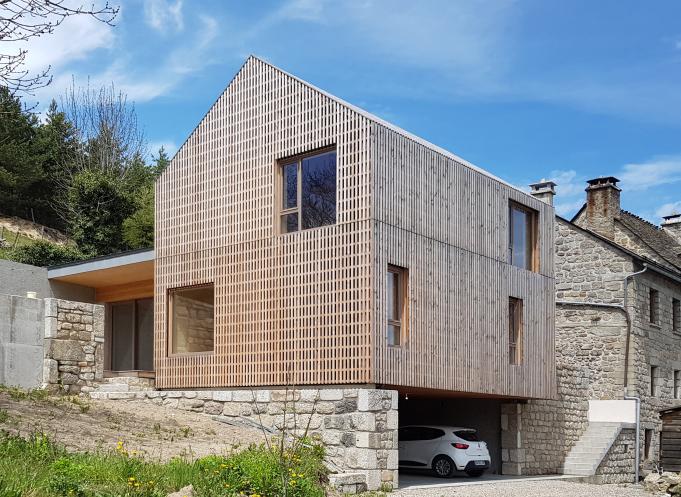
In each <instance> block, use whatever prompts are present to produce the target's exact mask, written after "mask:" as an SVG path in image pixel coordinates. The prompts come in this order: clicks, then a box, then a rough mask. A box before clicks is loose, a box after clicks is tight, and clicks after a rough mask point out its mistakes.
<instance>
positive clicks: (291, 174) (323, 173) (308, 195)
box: [275, 148, 336, 233]
mask: <svg viewBox="0 0 681 497" xmlns="http://www.w3.org/2000/svg"><path fill="white" fill-rule="evenodd" d="M277 169H278V171H277V178H278V180H277V191H278V195H277V196H276V197H275V202H276V203H277V205H278V209H277V220H276V223H277V225H278V226H279V233H292V232H294V231H301V230H306V229H310V228H318V227H320V226H326V225H329V224H335V223H336V150H335V149H333V148H327V149H324V150H319V151H316V152H311V153H309V154H304V155H299V156H296V157H291V158H288V159H284V160H280V161H279V163H278V165H277Z"/></svg>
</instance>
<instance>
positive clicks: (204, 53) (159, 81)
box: [38, 16, 218, 103]
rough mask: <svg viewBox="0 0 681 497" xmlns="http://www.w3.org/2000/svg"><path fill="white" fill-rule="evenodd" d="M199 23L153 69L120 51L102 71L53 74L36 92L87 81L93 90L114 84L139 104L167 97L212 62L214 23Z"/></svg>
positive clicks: (46, 93) (51, 92)
mask: <svg viewBox="0 0 681 497" xmlns="http://www.w3.org/2000/svg"><path fill="white" fill-rule="evenodd" d="M199 20H200V22H201V25H202V27H201V29H199V30H197V34H196V36H195V37H194V39H191V38H188V39H186V40H183V44H181V45H179V46H177V47H176V48H174V49H173V50H172V51H171V52H170V53H169V54H168V55H167V57H166V58H165V60H160V61H159V63H158V65H156V66H154V67H147V66H145V65H140V64H137V63H136V62H135V60H134V57H133V55H132V54H126V53H125V52H124V51H120V53H119V54H118V57H117V58H116V59H114V60H113V61H112V62H111V63H110V64H109V65H108V66H106V68H105V69H103V70H102V71H99V72H96V73H94V74H91V75H88V74H83V73H75V74H70V73H68V72H62V73H61V74H55V78H54V81H53V82H52V84H51V85H50V86H49V87H48V88H46V89H44V90H43V91H42V92H39V93H38V96H39V97H40V96H41V95H44V96H49V97H50V98H51V97H52V96H54V95H60V94H63V93H64V91H65V90H67V89H68V88H70V87H71V86H72V84H73V83H74V82H75V84H76V86H86V85H87V84H88V82H89V85H90V86H91V87H94V88H98V87H102V86H108V85H110V84H112V83H113V84H114V86H115V87H116V89H117V90H120V91H122V92H124V93H125V94H126V95H127V96H128V99H129V100H130V101H133V102H138V103H139V102H148V101H151V100H154V99H156V98H158V97H161V96H163V95H166V94H168V93H169V92H170V91H172V90H173V88H175V87H176V86H177V85H178V84H180V83H181V82H182V81H183V80H184V78H186V77H187V76H189V75H191V74H193V73H195V72H197V71H199V70H201V69H202V68H204V67H206V66H207V65H209V64H212V63H213V62H214V60H213V59H212V58H211V57H210V49H211V48H212V42H213V41H214V40H215V38H216V36H217V32H218V29H217V28H218V25H217V22H216V21H215V20H213V19H211V18H208V17H205V16H200V18H199Z"/></svg>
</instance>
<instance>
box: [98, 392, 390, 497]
mask: <svg viewBox="0 0 681 497" xmlns="http://www.w3.org/2000/svg"><path fill="white" fill-rule="evenodd" d="M109 390H111V389H110V388H107V387H100V388H99V389H97V390H96V391H93V392H91V393H90V396H91V397H92V398H95V399H109V400H131V401H132V400H135V401H144V402H152V403H155V404H160V405H164V406H168V407H171V408H177V409H184V410H188V411H194V412H201V413H204V414H208V415H213V416H221V417H224V418H227V420H232V421H236V422H247V423H255V424H258V425H260V424H261V425H262V426H264V427H266V428H269V429H273V430H277V431H279V430H281V429H282V428H283V427H286V428H287V429H288V430H292V431H295V432H297V433H298V434H303V432H304V431H305V430H306V429H309V431H308V434H309V435H310V436H312V437H315V438H317V439H319V440H320V441H322V442H323V443H324V445H325V447H326V453H327V457H328V459H329V461H330V462H331V463H332V465H333V466H335V467H337V468H338V471H339V472H344V473H363V474H364V475H365V476H366V485H367V488H368V489H369V490H376V489H379V488H381V487H382V486H383V487H385V486H392V487H397V484H398V473H397V468H398V446H397V428H398V416H397V413H398V397H397V391H394V390H380V389H370V388H356V387H355V388H305V389H300V390H285V389H257V390H226V391H223V390H217V391H211V390H198V391H197V390H193V391H192V390H181V391H172V390H162V391H155V390H148V391H137V392H133V391H109Z"/></svg>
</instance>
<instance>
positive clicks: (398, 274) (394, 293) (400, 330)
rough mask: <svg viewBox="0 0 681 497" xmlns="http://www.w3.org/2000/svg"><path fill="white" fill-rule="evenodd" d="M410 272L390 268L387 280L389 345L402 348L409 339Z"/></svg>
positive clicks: (393, 267) (386, 302)
mask: <svg viewBox="0 0 681 497" xmlns="http://www.w3.org/2000/svg"><path fill="white" fill-rule="evenodd" d="M407 278H408V272H407V270H406V269H405V268H401V267H397V266H388V272H387V280H386V301H385V305H386V309H387V314H388V315H387V317H388V330H387V332H388V334H387V339H388V345H393V346H400V345H402V344H403V343H404V341H405V340H406V337H407V322H408V315H409V313H408V307H407V293H408V286H407V285H408V283H407Z"/></svg>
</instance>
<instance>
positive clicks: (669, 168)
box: [617, 156, 681, 191]
mask: <svg viewBox="0 0 681 497" xmlns="http://www.w3.org/2000/svg"><path fill="white" fill-rule="evenodd" d="M617 177H618V178H619V179H621V180H622V188H623V189H625V190H630V191H634V190H648V189H650V188H652V187H655V186H658V185H663V184H670V183H677V182H679V181H681V156H668V157H654V158H653V159H651V160H649V161H646V162H641V163H638V164H626V165H624V166H623V167H622V170H621V171H620V172H619V173H618V176H617Z"/></svg>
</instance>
